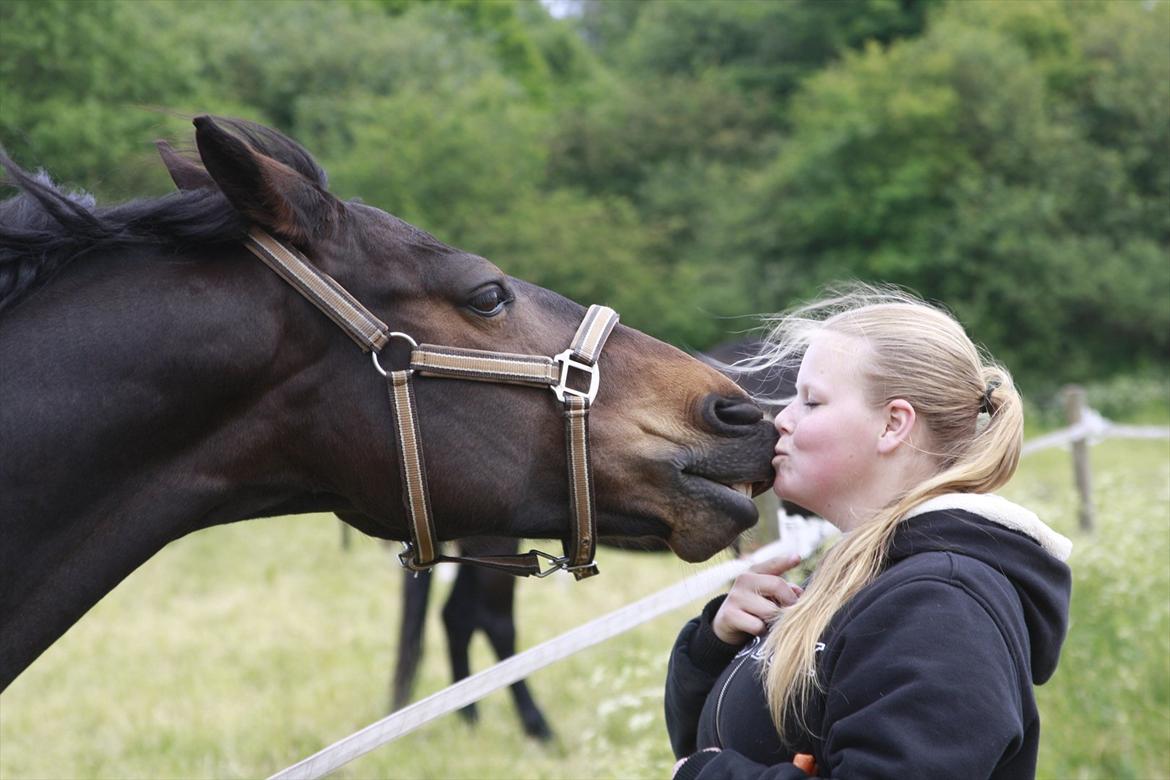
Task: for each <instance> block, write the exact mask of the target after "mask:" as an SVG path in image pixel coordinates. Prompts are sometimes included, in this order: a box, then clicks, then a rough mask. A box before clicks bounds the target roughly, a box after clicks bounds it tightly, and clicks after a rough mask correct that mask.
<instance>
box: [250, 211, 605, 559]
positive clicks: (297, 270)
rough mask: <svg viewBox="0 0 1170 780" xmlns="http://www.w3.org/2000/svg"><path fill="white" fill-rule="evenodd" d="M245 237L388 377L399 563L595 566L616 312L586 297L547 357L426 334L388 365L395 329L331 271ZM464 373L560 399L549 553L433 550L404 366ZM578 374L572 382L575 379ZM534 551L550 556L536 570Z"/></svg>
mask: <svg viewBox="0 0 1170 780" xmlns="http://www.w3.org/2000/svg"><path fill="white" fill-rule="evenodd" d="M245 246H247V248H248V250H249V251H251V252H252V253H253V254H254V255H256V256H257V257H259V258H260V259H261V260H262V261H263V262H264V264H265V265H267V266H268V267H269V268H271V269H272V270H273V271H275V272H276V273H277V274H278V275H279V276H280V277H281V278H282V279H284V280H285V281H286V282H288V283H289V284H290V285H292V287H293V288H294V289H296V290H297V291H298V292H299V293H301V295H303V296H304V297H305V298H307V299H308V300H309V301H310V302H311V303H312V304H313V305H315V306H316V307H317V308H318V309H320V310H321V311H322V312H323V313H324V314H325V315H326V316H328V317H329V319H331V320H333V322H334V323H336V324H337V325H338V326H339V327H340V328H341V329H342V330H343V331H345V333H346V335H348V336H349V337H350V338H351V339H353V340H354V342H356V343H357V345H358V346H360V347H361V348H362V349H363V350H364V351H366V352H372V353H373V357H374V365H375V367H377V369H378V371H379V372H380V373H382V374H383V375H384V376H385V377H386V387H387V395H388V397H389V400H390V408H391V411H392V413H393V416H394V421H395V425H394V443H395V446H396V448H397V452H398V460H399V472H400V477H401V480H402V486H403V499H404V503H405V504H406V509H407V512H408V514H409V515H410V526H411V541H410V543H408V544H407V545H406V550H405V551H404V552H403V553H402V554H401V555H400V556H399V560H401V561H402V565H403V566H405V567H406V568H408V569H410V570H412V571H422V570H425V569H428V568H430V567H431V566H434V565H435V564H436V563H438V562H440V561H455V562H460V563H475V564H478V565H480V566H488V567H490V568H494V569H497V570H499V571H506V572H508V573H510V574H515V575H519V576H530V575H531V576H538V577H544V576H547V575H549V574H551V573H552V572H554V571H556V570H557V569H565V570H568V571H571V572H573V575H574V576H575V577H576V578H577V579H582V578H584V577H590V576H592V575H594V574H597V573H598V570H597V565H596V564H595V563H594V562H593V555H594V552H595V551H596V549H597V540H596V536H597V533H596V519H595V516H594V493H593V474H592V469H591V468H590V464H589V408H590V405H591V404H592V403H593V400H594V398H595V397H596V395H597V391H598V389H599V381H600V378H599V374H598V371H597V365H596V364H597V359H598V357H599V356H600V354H601V350H602V347H604V346H605V342H606V340H607V339H608V338H609V335H610V334H611V333H612V332H613V329H614V327H616V325H617V322H618V315H617V312H615V311H614V310H613V309H610V308H608V307H606V306H597V305H593V306H590V307H589V310H588V311H587V312H586V314H585V318H584V319H583V320H582V321H581V324H580V325H579V326H578V328H577V332H576V334H574V336H573V340H572V342H571V343H570V346H569V348H568V349H567V350H565V351H564V352H562V353H560V354H558V355H556V356H555V357H552V358H549V357H545V356H544V355H517V354H512V353H507V352H492V351H487V350H478V349H464V348H460V347H444V346H436V345H434V344H422V345H414V348H413V349H412V351H411V356H410V366H409V368H406V369H402V370H392V371H386V370H384V369H383V368H382V366H381V364H380V363H379V362H378V353H379V352H380V351H381V350H382V348H383V347H385V346H386V344H387V343H388V342H389V341H390V339H391V338H394V337H402V338H405V339H407V340H408V341H410V342H411V344H412V345H413V344H414V342H413V339H410V337H409V336H408V335H406V334H403V333H392V332H391V331H390V329H389V328H388V327H387V326H386V323H384V322H382V321H381V320H380V319H378V318H377V317H376V316H374V315H373V314H372V313H371V312H370V311H369V310H368V309H366V308H365V307H364V306H362V304H361V303H360V302H358V300H357V299H356V298H354V297H353V296H352V295H351V294H350V293H349V291H348V290H346V289H345V288H344V287H342V286H341V285H340V284H338V282H337V281H336V280H335V279H333V277H331V276H329V275H328V274H326V273H324V272H323V271H321V270H319V269H317V268H316V267H314V266H313V264H312V263H310V262H309V261H308V259H307V258H305V257H304V256H303V255H302V254H300V253H299V252H298V251H296V249H294V248H292V247H289V246H286V245H284V244H282V243H281V242H280V241H278V240H276V239H275V238H273V237H272V236H271V235H269V234H268V233H266V232H265V231H264V230H262V229H260V228H258V227H253V228H252V229H251V230H250V231H249V233H248V236H247V239H246V241H245ZM415 372H418V373H419V374H420V375H423V376H436V377H448V378H455V379H470V380H476V381H481V382H502V383H506V384H521V385H529V386H533V387H548V388H551V389H552V391H553V393H554V394H555V395H556V397H557V399H558V400H560V401H561V402H562V403H563V404H564V420H565V450H566V460H567V463H568V472H569V514H570V518H571V522H570V527H569V531H568V534H567V535H566V537H565V539H564V552H565V554H564V557H562V558H554V557H553V556H551V555H548V554H547V553H542V552H540V551H539V550H530V551H529V552H527V553H522V554H518V555H494V556H479V557H470V556H468V557H463V556H445V555H441V554H440V553H439V544H438V535H437V534H436V533H435V522H434V518H433V517H432V515H431V507H430V493H429V491H428V489H427V480H426V464H425V461H424V459H423V451H422V443H421V437H420V434H419V425H418V412H417V409H416V405H415V400H414V388H413V383H412V382H411V381H410V378H411V375H412V374H413V373H415ZM574 372H583V373H584V374H585V375H587V376H588V380H589V383H588V388H586V389H582V388H581V387H575V386H574V383H572V382H570V380H571V379H572V378H573V375H574ZM577 384H579V383H577ZM541 559H545V560H546V561H548V562H549V563H550V564H551V566H550V567H549V568H547V569H544V570H542V569H541V567H540V562H541Z"/></svg>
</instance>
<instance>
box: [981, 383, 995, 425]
mask: <svg viewBox="0 0 1170 780" xmlns="http://www.w3.org/2000/svg"><path fill="white" fill-rule="evenodd" d="M997 387H999V382H996V381H994V380H993V381H991V382H989V383H988V384H987V389H986V390H984V391H983V396H982V397H981V398H980V399H979V411H980V412H982V413H983V414H986V415H989V416H990V415H991V413H992V411H993V410H992V408H991V394H992V393H994V392H995V390H996V388H997Z"/></svg>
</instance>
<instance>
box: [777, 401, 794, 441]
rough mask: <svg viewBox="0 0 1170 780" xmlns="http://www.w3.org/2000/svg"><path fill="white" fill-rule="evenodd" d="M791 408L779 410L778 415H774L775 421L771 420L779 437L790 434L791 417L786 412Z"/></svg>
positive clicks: (790, 405) (790, 406) (789, 406)
mask: <svg viewBox="0 0 1170 780" xmlns="http://www.w3.org/2000/svg"><path fill="white" fill-rule="evenodd" d="M791 408H792V404H789V405H788V406H785V407H784V408H783V409H781V410H780V413H779V414H778V415H776V419H775V420H773V423H774V424H775V425H776V432H777V433H779V434H780V435H781V436H783V435H784V434H786V433H791V432H792V422H791V415H790V414H789V412H788V410H789V409H791Z"/></svg>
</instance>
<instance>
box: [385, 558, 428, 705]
mask: <svg viewBox="0 0 1170 780" xmlns="http://www.w3.org/2000/svg"><path fill="white" fill-rule="evenodd" d="M403 575H404V576H405V579H404V580H403V582H402V623H401V626H400V628H399V631H398V660H397V662H396V663H395V665H394V679H393V680H392V681H391V683H390V711H391V712H393V711H394V710H398V709H402V708H403V707H405V706H406V705H407V704H408V703H409V702H410V695H411V693H412V691H413V690H414V678H415V676H417V674H418V665H419V662H420V661H422V643H423V633H424V630H425V629H426V622H427V604H428V603H429V602H430V597H431V577H432V573H431V572H430V571H429V570H428V571H424V572H419V573H417V574H414V573H412V572H409V571H404V572H403Z"/></svg>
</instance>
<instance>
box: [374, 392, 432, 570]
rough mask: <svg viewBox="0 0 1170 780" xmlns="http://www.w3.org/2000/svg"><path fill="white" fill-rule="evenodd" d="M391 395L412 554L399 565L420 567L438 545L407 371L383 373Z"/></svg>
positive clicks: (429, 561)
mask: <svg viewBox="0 0 1170 780" xmlns="http://www.w3.org/2000/svg"><path fill="white" fill-rule="evenodd" d="M386 387H387V389H388V390H389V395H390V409H391V411H392V412H393V413H394V421H395V425H394V440H395V444H397V449H398V463H399V469H398V470H399V475H400V477H401V479H402V489H403V492H404V493H405V495H404V496H403V499H404V502H405V504H406V509H407V514H409V515H410V524H411V541H412V543H413V551H414V554H413V555H411V556H407V557H400V560H401V561H402V565H403V566H405V567H406V568H408V569H410V570H411V571H422V570H424V569H427V568H429V567H431V566H433V565H434V564H435V562H436V560H437V559H438V553H439V545H438V542H437V538H438V537H437V535H436V534H435V521H434V518H433V517H432V516H431V502H430V491H428V490H427V477H426V468H425V465H424V461H423V454H422V445H421V443H420V441H419V435H418V412H417V410H416V407H415V402H414V388H413V387H412V383H411V381H410V371H409V370H406V371H391V372H390V373H388V374H387V375H386Z"/></svg>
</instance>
